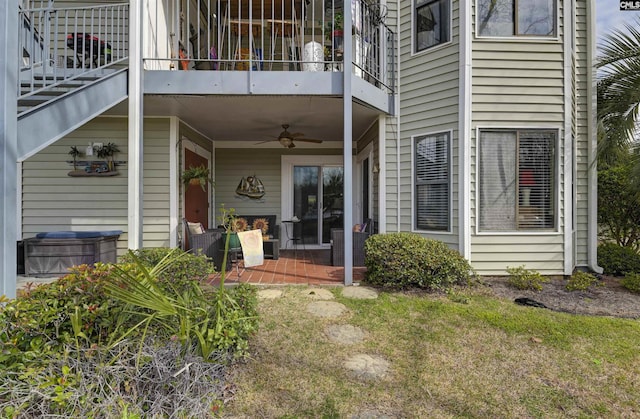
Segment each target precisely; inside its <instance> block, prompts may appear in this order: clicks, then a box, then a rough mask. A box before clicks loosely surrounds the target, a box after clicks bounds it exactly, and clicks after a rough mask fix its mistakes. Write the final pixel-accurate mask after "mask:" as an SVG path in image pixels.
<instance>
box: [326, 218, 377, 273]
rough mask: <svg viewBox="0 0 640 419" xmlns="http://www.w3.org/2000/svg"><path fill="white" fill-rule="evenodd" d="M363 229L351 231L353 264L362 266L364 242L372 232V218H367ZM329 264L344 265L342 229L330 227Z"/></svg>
mask: <svg viewBox="0 0 640 419" xmlns="http://www.w3.org/2000/svg"><path fill="white" fill-rule="evenodd" d="M364 227H365V228H364V231H354V232H353V266H364V256H365V253H364V242H365V241H366V240H367V239H368V238H369V236H370V235H371V234H372V232H373V220H372V219H368V220H367V221H365V224H364ZM330 256H331V265H333V266H344V229H342V228H332V229H331V255H330Z"/></svg>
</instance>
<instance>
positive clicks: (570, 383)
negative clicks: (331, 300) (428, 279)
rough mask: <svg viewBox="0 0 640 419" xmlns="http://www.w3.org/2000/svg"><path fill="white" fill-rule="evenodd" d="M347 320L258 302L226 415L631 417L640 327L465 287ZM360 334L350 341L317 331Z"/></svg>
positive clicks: (638, 375) (384, 304)
mask: <svg viewBox="0 0 640 419" xmlns="http://www.w3.org/2000/svg"><path fill="white" fill-rule="evenodd" d="M331 291H332V293H333V294H334V295H335V297H336V300H335V301H338V302H340V303H343V304H344V305H345V306H347V308H348V313H347V314H344V315H342V316H340V317H337V318H333V319H323V318H318V317H315V316H313V315H312V314H310V313H308V312H307V310H306V307H307V305H308V304H309V303H310V302H311V299H310V297H309V296H308V295H306V292H308V289H307V288H296V287H289V288H285V289H284V294H283V296H282V297H281V298H277V299H264V300H261V301H260V303H259V311H260V330H259V332H258V334H257V335H256V336H255V337H254V338H252V340H251V343H250V346H251V347H250V352H251V357H250V358H249V359H248V360H247V361H245V362H243V363H240V364H239V365H237V366H235V367H234V368H233V370H232V372H231V377H230V378H231V381H232V382H233V383H234V388H233V393H234V395H233V398H232V400H231V401H230V402H229V403H228V404H227V405H226V406H225V410H224V414H225V415H231V416H235V415H238V416H243V417H269V418H272V417H327V418H331V417H459V416H463V417H545V418H547V417H604V416H611V417H632V416H639V415H640V407H639V404H638V400H640V322H639V321H638V320H628V319H617V318H609V317H591V316H579V315H571V314H566V313H558V312H553V311H550V310H544V309H538V308H532V307H522V306H517V305H515V304H514V303H513V302H511V301H507V300H500V299H497V298H495V297H491V296H487V295H485V294H483V293H482V292H477V291H474V290H461V291H458V292H457V293H456V294H450V295H449V296H446V295H436V294H424V293H420V294H403V293H381V294H380V295H379V297H378V298H377V299H375V300H354V299H347V298H343V297H342V296H341V288H332V289H331ZM335 324H350V325H353V326H357V327H359V328H361V329H363V330H364V331H366V333H367V335H366V336H367V337H366V339H365V340H364V341H362V342H361V343H357V344H353V345H344V344H338V343H334V342H332V341H330V340H329V339H328V338H327V336H326V334H325V329H326V328H327V327H328V326H330V325H335ZM354 354H369V355H376V356H381V357H383V358H384V359H386V360H387V361H389V362H390V369H389V372H388V373H387V375H386V376H385V377H383V378H379V379H368V380H365V379H361V378H357V377H356V376H355V375H353V374H352V373H350V372H349V371H348V370H346V369H345V368H344V367H343V364H344V362H345V360H346V359H347V358H348V357H349V356H351V355H354Z"/></svg>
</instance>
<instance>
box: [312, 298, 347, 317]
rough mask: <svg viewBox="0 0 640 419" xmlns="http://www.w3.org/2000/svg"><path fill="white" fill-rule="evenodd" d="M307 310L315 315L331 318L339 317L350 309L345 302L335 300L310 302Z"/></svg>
mask: <svg viewBox="0 0 640 419" xmlns="http://www.w3.org/2000/svg"><path fill="white" fill-rule="evenodd" d="M307 311H308V312H309V313H311V314H313V315H314V316H317V317H324V318H328V319H329V318H334V317H339V316H341V315H342V314H344V313H346V312H347V311H348V310H347V307H346V306H345V305H344V304H340V303H336V302H335V301H314V302H312V303H309V305H308V306H307Z"/></svg>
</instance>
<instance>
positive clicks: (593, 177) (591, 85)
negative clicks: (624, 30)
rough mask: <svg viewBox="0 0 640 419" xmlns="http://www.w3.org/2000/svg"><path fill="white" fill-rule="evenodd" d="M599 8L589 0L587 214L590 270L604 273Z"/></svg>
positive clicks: (593, 0) (592, 0)
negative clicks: (600, 205)
mask: <svg viewBox="0 0 640 419" xmlns="http://www.w3.org/2000/svg"><path fill="white" fill-rule="evenodd" d="M595 10H596V5H595V0H589V3H588V4H587V14H588V16H587V18H588V22H589V26H588V27H589V28H591V29H594V30H588V31H587V65H588V66H589V69H590V70H591V71H587V98H588V99H589V100H591V106H587V120H588V124H589V126H588V128H589V129H588V133H589V134H588V137H587V141H588V143H589V152H588V158H589V162H588V166H587V170H588V178H587V184H588V185H589V189H588V197H587V199H588V205H589V211H588V213H587V223H588V232H587V251H588V255H587V260H588V264H589V269H591V270H592V271H594V272H597V273H602V268H601V267H600V266H598V242H597V239H598V171H597V170H598V166H597V160H596V151H597V147H598V137H597V135H596V132H597V129H598V128H597V121H596V115H597V106H598V99H597V96H596V95H597V90H596V84H595V83H596V67H595V57H596V41H595V37H596V35H595V27H596V13H595Z"/></svg>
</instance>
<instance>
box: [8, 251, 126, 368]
mask: <svg viewBox="0 0 640 419" xmlns="http://www.w3.org/2000/svg"><path fill="white" fill-rule="evenodd" d="M111 272H112V266H111V265H104V264H100V263H99V264H97V265H96V267H95V268H93V267H90V266H87V265H80V266H74V267H73V268H71V272H70V273H69V274H68V275H65V276H64V277H62V278H60V279H58V280H57V281H55V282H52V283H50V284H43V285H40V286H37V287H35V288H31V289H27V290H26V291H24V292H23V293H22V295H21V297H20V298H18V299H15V300H10V301H7V302H6V304H5V306H4V307H3V308H2V309H0V345H1V347H2V355H0V366H4V367H11V366H12V365H17V364H20V365H22V364H24V363H36V364H37V363H38V362H39V360H41V359H42V357H43V356H45V355H47V354H50V353H53V352H63V350H64V347H65V345H68V344H72V343H74V342H75V333H74V330H73V325H72V322H71V318H72V315H77V320H78V321H79V323H80V324H81V325H82V332H83V333H84V335H85V336H87V339H88V340H90V341H92V342H95V343H104V342H106V341H107V340H108V339H109V336H110V335H111V334H112V333H113V331H114V330H115V327H116V323H117V322H116V319H118V318H120V319H121V320H122V319H123V317H126V313H125V312H124V310H123V307H124V304H122V303H120V302H118V301H116V300H114V299H112V298H110V297H108V296H107V295H106V293H105V289H104V286H105V283H106V282H107V281H108V278H109V276H110V275H111ZM76 307H77V308H78V309H77V311H76Z"/></svg>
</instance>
